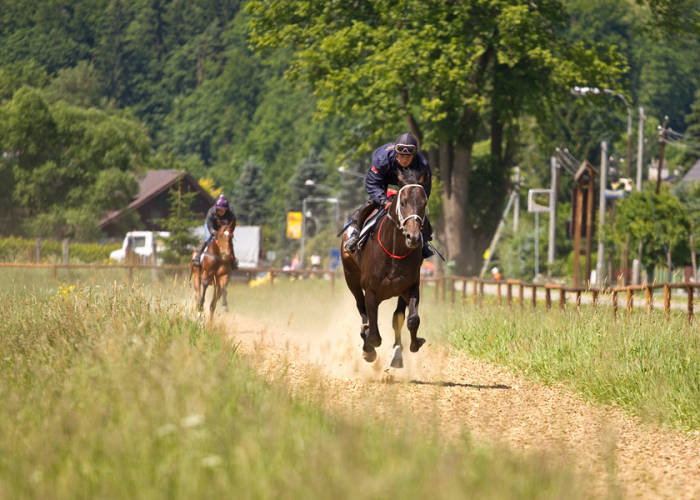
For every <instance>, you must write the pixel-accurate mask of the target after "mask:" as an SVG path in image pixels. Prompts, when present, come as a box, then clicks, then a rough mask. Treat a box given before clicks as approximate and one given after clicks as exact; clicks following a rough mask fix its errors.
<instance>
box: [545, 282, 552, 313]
mask: <svg viewBox="0 0 700 500" xmlns="http://www.w3.org/2000/svg"><path fill="white" fill-rule="evenodd" d="M544 303H545V306H546V307H547V309H551V308H552V293H551V291H550V289H549V287H546V286H545V287H544Z"/></svg>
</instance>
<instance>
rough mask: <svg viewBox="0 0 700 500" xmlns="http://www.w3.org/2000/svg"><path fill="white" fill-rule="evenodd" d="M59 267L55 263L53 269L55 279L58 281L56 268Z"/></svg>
mask: <svg viewBox="0 0 700 500" xmlns="http://www.w3.org/2000/svg"><path fill="white" fill-rule="evenodd" d="M57 267H58V266H57V265H56V264H54V265H53V268H52V269H51V271H52V274H53V279H54V281H56V268H57Z"/></svg>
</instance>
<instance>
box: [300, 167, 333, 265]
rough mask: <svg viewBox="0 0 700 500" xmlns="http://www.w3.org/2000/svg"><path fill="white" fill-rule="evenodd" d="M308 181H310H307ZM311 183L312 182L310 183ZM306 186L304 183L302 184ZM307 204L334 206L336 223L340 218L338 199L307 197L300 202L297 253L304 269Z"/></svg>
mask: <svg viewBox="0 0 700 500" xmlns="http://www.w3.org/2000/svg"><path fill="white" fill-rule="evenodd" d="M309 180H310V179H309ZM312 182H313V181H312ZM304 184H306V183H304ZM308 202H316V203H330V204H332V205H335V220H336V222H337V221H338V219H339V218H340V215H339V214H340V205H339V203H338V198H319V197H317V196H307V197H306V198H304V199H303V200H302V201H301V249H300V251H299V254H300V255H299V256H300V258H301V266H302V268H303V267H304V245H305V244H306V218H307V215H306V212H307V210H306V204H307V203H308Z"/></svg>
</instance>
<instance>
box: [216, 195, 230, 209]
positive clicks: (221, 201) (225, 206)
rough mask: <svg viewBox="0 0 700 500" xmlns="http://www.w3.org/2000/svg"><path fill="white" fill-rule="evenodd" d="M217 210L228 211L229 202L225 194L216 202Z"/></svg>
mask: <svg viewBox="0 0 700 500" xmlns="http://www.w3.org/2000/svg"><path fill="white" fill-rule="evenodd" d="M214 206H215V207H216V208H223V209H224V210H228V200H227V199H226V198H225V197H224V195H223V194H221V195H219V199H217V200H216V205H214Z"/></svg>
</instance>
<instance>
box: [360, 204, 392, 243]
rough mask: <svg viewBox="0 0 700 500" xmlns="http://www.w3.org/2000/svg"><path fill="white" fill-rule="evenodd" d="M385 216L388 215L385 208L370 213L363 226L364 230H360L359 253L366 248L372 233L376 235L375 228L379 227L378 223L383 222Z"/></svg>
mask: <svg viewBox="0 0 700 500" xmlns="http://www.w3.org/2000/svg"><path fill="white" fill-rule="evenodd" d="M384 214H386V210H385V209H384V208H375V209H374V210H372V211H371V212H370V213H369V215H368V216H367V218H366V219H365V222H364V224H362V229H361V230H360V239H359V240H358V241H357V250H358V251H359V250H361V249H362V247H364V246H365V243H367V240H368V239H369V237H370V236H371V235H372V233H374V228H375V226H376V225H377V222H378V221H380V220H381V218H382V217H383V216H384Z"/></svg>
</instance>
